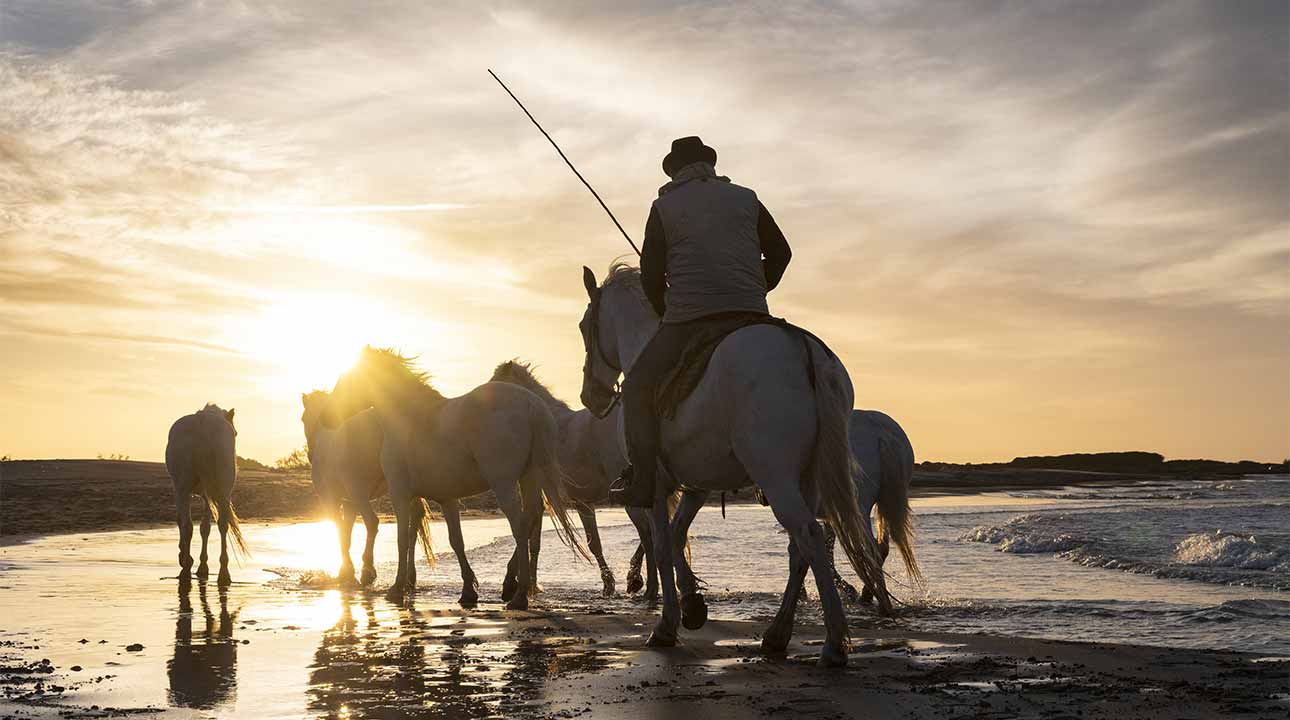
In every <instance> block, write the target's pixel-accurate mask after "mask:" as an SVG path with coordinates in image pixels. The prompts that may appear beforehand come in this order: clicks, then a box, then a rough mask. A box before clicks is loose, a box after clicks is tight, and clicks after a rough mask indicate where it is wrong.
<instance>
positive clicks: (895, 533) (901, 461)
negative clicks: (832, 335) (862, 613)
mask: <svg viewBox="0 0 1290 720" xmlns="http://www.w3.org/2000/svg"><path fill="white" fill-rule="evenodd" d="M848 437H849V439H850V446H851V454H852V456H853V457H855V459H856V463H857V464H858V465H859V466H860V469H861V470H862V471H863V472H858V473H855V477H854V480H855V483H856V496H857V500H858V501H859V504H860V512H861V514H863V515H864V517H865V518H866V519H868V518H869V517H870V516H871V515H872V514H874V512H875V510H876V518H877V521H878V532H877V533H876V538H875V539H876V540H877V542H878V554H879V557H880V558H881V559H882V561H883V563H886V561H887V555H888V553H889V552H890V551H891V544H892V543H893V542H894V543H895V544H896V546H897V547H898V548H900V554H901V557H902V559H903V560H904V562H905V570H906V571H907V572H908V574H909V576H910V578H912V579H914V580H915V581H916V582H917V581H920V580H921V578H922V572H921V570H920V569H919V567H918V560H917V558H916V557H915V556H914V546H913V539H914V535H913V518H912V515H911V514H910V509H909V486H910V483H911V482H912V480H913V477H914V446H913V445H912V444H910V442H909V436H908V435H906V434H905V431H904V430H903V429H902V428H901V427H900V425H899V424H898V423H897V422H896V421H895V420H893V419H891V417H890V416H888V415H887V414H885V413H882V412H879V411H878V410H853V411H851V425H850V428H849V432H848ZM870 532H871V533H872V529H871V530H870ZM824 533H825V539H826V542H827V543H828V545H829V556H830V557H832V556H833V544H834V541H835V538H836V536H835V535H834V534H833V530H832V528H831V527H829V526H827V525H826V526H825V528H824ZM645 556H646V547H645V541H642V543H641V545H640V546H638V547H637V548H636V552H635V553H634V554H633V555H632V560H631V567H630V569H629V571H628V574H627V577H628V582H629V587H630V583H631V581H632V579H633V578H639V577H640V573H641V561H642V559H643V558H644V557H645ZM650 572H651V573H652V572H654V571H653V568H652V567H651V568H650ZM833 583H834V584H835V585H837V587H838V591H839V592H841V593H843V594H845V595H847V596H848V597H849V598H850V599H852V600H859V601H860V602H866V603H867V602H870V601H871V600H872V599H873V588H872V586H870V584H869V583H867V582H866V583H864V590H863V591H857V590H856V589H855V588H854V587H852V586H851V583H849V582H847V581H846V580H845V579H844V578H843V577H842V575H841V574H839V573H838V572H837V569H836V567H835V568H834V573H833Z"/></svg>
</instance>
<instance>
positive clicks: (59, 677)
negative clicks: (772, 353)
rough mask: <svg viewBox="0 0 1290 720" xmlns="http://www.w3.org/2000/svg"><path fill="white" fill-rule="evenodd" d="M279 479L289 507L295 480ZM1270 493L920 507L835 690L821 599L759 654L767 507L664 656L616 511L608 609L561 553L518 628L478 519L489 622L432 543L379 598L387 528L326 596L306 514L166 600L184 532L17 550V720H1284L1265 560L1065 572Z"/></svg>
mask: <svg viewBox="0 0 1290 720" xmlns="http://www.w3.org/2000/svg"><path fill="white" fill-rule="evenodd" d="M251 477H254V476H251ZM244 480H249V481H250V482H248V485H249V484H254V482H255V480H252V479H251V478H244ZM280 481H281V482H282V483H283V485H282V486H281V487H279V488H278V490H277V492H280V493H285V492H288V491H287V490H284V489H283V488H287V487H290V484H291V483H292V482H295V483H297V484H298V483H299V479H296V480H290V479H289V476H288V477H286V478H280ZM65 482H71V481H70V480H67V481H65ZM1278 482H1285V480H1283V479H1282V478H1272V479H1267V478H1251V479H1247V480H1245V481H1236V482H1235V483H1228V484H1227V485H1226V486H1223V485H1222V484H1221V483H1202V482H1190V483H1180V482H1175V483H1173V484H1172V485H1170V484H1166V483H1139V482H1125V483H1122V484H1121V485H1112V486H1107V485H1104V484H1101V483H1099V484H1096V485H1093V486H1088V487H1080V486H1069V485H1061V486H1055V487H1048V488H1038V489H1036V488H1029V489H1022V490H1016V489H1014V490H1008V491H999V490H994V491H984V492H977V493H960V494H957V495H953V494H948V493H946V492H937V493H929V494H928V495H927V496H925V497H923V498H920V499H917V500H915V503H914V504H915V512H916V513H917V514H918V518H919V529H920V545H919V552H920V560H921V562H922V564H923V569H924V572H925V573H926V574H927V575H928V577H929V581H928V587H927V588H924V589H923V590H921V591H917V592H916V591H915V590H914V589H913V588H912V587H910V586H909V585H908V584H907V579H905V578H904V576H903V574H902V572H901V570H900V569H899V567H898V566H899V562H898V561H897V560H896V558H894V557H893V559H892V561H891V562H889V564H888V570H889V572H891V573H892V587H893V591H894V592H895V593H896V595H897V598H898V599H899V600H900V601H901V602H900V604H899V605H898V610H897V614H896V617H894V618H888V619H884V618H879V617H877V615H876V614H875V613H874V611H873V610H872V608H870V607H867V606H862V605H860V604H858V603H848V608H847V612H848V616H849V618H850V624H851V631H850V632H851V639H852V654H851V662H850V665H849V666H848V667H847V668H846V669H845V670H837V671H834V670H827V671H826V670H821V669H817V668H816V667H815V656H816V653H817V652H818V650H819V643H820V642H821V641H822V639H823V631H822V629H821V627H820V625H819V622H820V620H819V609H818V605H817V604H816V603H815V602H813V600H812V599H811V598H807V599H805V600H804V601H803V603H802V605H801V606H800V608H799V611H798V624H797V628H796V633H795V635H794V639H793V642H792V644H791V645H790V646H789V649H788V651H787V653H786V654H783V655H777V656H763V655H762V654H761V653H760V652H759V640H760V633H761V632H763V631H764V630H765V628H766V625H767V623H768V621H769V618H770V617H771V615H772V614H773V612H774V610H775V608H776V607H777V604H778V593H779V591H780V590H781V589H782V585H783V582H784V579H785V577H786V574H787V567H786V563H785V562H784V549H783V545H784V543H785V542H786V540H785V539H784V538H783V536H782V535H780V534H779V533H778V531H777V529H776V528H775V524H774V521H773V517H772V516H771V515H770V513H769V510H767V509H765V508H761V507H760V506H756V505H751V504H740V505H731V506H729V507H728V508H727V509H726V512H725V514H724V515H725V517H722V512H721V510H720V509H719V508H716V507H710V508H706V509H705V510H704V511H703V512H702V513H701V514H700V516H699V518H698V519H696V521H695V527H694V532H693V538H692V542H693V545H694V554H695V560H694V564H695V569H696V571H697V573H698V574H699V576H700V577H701V578H702V579H703V580H704V581H705V583H706V589H705V594H706V595H707V597H708V604H709V613H710V616H711V617H712V619H711V620H710V621H709V622H708V624H707V625H706V626H705V627H704V628H702V629H701V630H699V631H697V632H689V631H682V634H681V643H680V645H679V646H678V647H676V648H671V649H666V650H656V649H648V648H646V647H644V638H645V637H646V636H647V635H648V633H649V630H650V628H651V627H652V624H653V622H654V619H655V617H656V613H657V605H656V604H652V603H649V602H647V601H644V600H641V599H639V598H633V597H627V596H624V595H622V594H621V593H622V578H623V577H625V562H626V559H627V557H628V555H629V554H630V550H631V548H632V546H633V544H634V542H635V540H634V531H633V530H632V529H631V528H630V525H629V524H628V523H627V520H626V518H625V515H624V514H623V513H622V512H621V511H618V510H602V511H600V513H599V514H600V517H601V525H602V536H603V538H604V541H605V550H606V553H607V555H608V556H609V558H610V561H611V563H613V565H614V569H615V571H616V573H617V574H618V577H619V586H618V590H619V593H618V594H617V595H615V596H614V597H604V596H602V595H601V593H600V592H598V590H599V584H600V583H599V577H598V575H597V573H596V572H595V571H594V569H593V568H592V567H591V566H589V565H587V564H585V563H583V562H581V561H579V560H577V559H575V558H574V557H573V555H572V553H570V552H569V551H568V550H567V549H566V548H564V547H563V546H561V545H560V544H559V542H558V541H557V540H556V539H555V538H554V536H553V534H552V533H551V532H550V531H548V532H547V537H546V541H545V542H544V548H543V555H542V559H541V562H540V569H541V570H540V575H539V579H540V581H541V582H542V584H543V586H544V592H542V593H541V594H539V595H537V596H536V597H535V600H534V603H533V607H532V609H531V610H529V611H525V612H512V611H506V610H504V609H503V608H502V604H501V602H500V599H499V597H498V596H499V592H500V579H501V573H502V568H503V567H504V565H505V562H506V559H507V558H508V557H509V552H510V548H511V547H513V543H512V542H511V540H510V539H509V536H508V533H507V530H506V525H505V522H504V521H503V520H501V519H500V518H497V517H494V516H490V515H487V514H484V513H478V514H476V515H475V516H473V517H471V518H469V519H467V520H466V522H465V523H464V524H465V535H466V544H467V548H468V556H469V557H470V560H471V563H472V565H473V566H474V568H475V571H476V572H477V573H478V574H479V576H480V579H481V588H480V594H481V598H482V600H483V601H482V603H481V605H480V607H479V608H477V609H474V610H471V611H465V610H462V609H460V608H458V607H457V606H456V603H455V600H456V597H457V594H458V593H459V591H460V589H461V588H460V579H459V576H458V569H457V563H456V561H455V560H454V559H453V556H452V554H451V553H450V552H442V550H445V549H446V548H447V542H446V530H445V529H444V527H443V526H442V525H441V524H439V523H436V524H435V526H434V528H433V533H432V534H433V539H434V543H435V546H436V548H437V550H439V551H440V552H438V554H437V561H438V562H437V563H436V564H435V565H434V566H430V565H426V564H424V563H422V564H421V569H420V571H419V574H418V592H417V594H416V596H415V597H414V598H413V600H412V601H411V602H410V603H408V604H407V605H394V604H391V603H389V602H387V601H386V600H385V599H384V598H383V596H382V595H381V593H380V592H379V588H380V587H381V583H382V582H383V581H388V578H390V577H391V576H392V573H393V563H392V559H393V556H394V548H393V533H392V532H390V528H389V527H388V525H386V526H383V529H382V531H381V534H380V535H379V536H378V542H377V567H378V570H379V572H380V578H378V580H377V584H376V588H377V589H375V590H371V591H342V590H339V589H336V588H335V587H333V586H332V585H331V584H330V581H329V579H328V575H329V574H330V573H332V572H334V571H335V568H336V565H337V564H338V560H337V556H336V547H337V546H336V540H335V535H334V531H333V529H332V527H331V525H330V524H329V523H326V522H319V521H317V520H316V519H312V518H309V517H302V518H297V519H294V520H291V519H287V520H273V521H261V520H258V519H252V518H248V519H247V521H246V523H245V529H246V533H247V538H248V543H249V545H250V546H251V548H252V556H251V557H250V558H248V559H246V560H245V561H244V562H243V564H242V565H240V566H239V565H236V564H235V565H234V567H233V577H234V584H233V586H232V587H230V588H227V589H225V590H220V589H218V588H216V587H215V586H214V584H213V583H212V584H210V585H205V584H202V583H197V582H194V583H192V584H190V585H188V586H184V585H183V584H181V583H179V582H178V581H177V580H176V579H175V572H176V567H175V560H174V558H175V550H174V543H175V531H174V529H173V528H172V527H165V526H158V525H156V524H155V523H154V524H153V525H152V526H149V527H143V526H139V527H131V528H130V529H123V530H115V531H106V532H80V533H74V534H59V535H39V534H25V535H22V536H21V537H20V540H21V541H14V542H8V543H7V544H6V545H4V546H3V547H0V586H2V587H3V593H2V594H0V618H3V619H2V620H0V668H2V669H0V716H4V717H104V716H116V715H136V714H146V715H149V716H159V717H320V718H330V717H337V718H339V717H408V718H412V717H431V718H437V717H443V718H449V717H452V718H469V717H596V718H600V717H608V718H616V717H655V716H658V717H672V716H675V714H677V713H683V712H701V713H703V714H705V715H706V716H710V717H714V718H725V717H732V718H733V717H775V716H785V717H795V716H814V717H848V718H849V717H855V718H860V717H865V718H921V717H1000V718H1002V717H1036V718H1077V717H1079V718H1095V717H1108V718H1109V717H1117V718H1119V717H1162V718H1170V717H1177V718H1185V717H1192V718H1204V717H1220V716H1221V717H1249V718H1261V717H1273V716H1284V714H1285V712H1286V711H1287V710H1288V709H1290V658H1288V657H1287V656H1290V648H1287V646H1286V645H1287V640H1286V638H1287V637H1288V636H1290V634H1288V633H1287V628H1290V613H1288V612H1287V603H1286V601H1285V596H1284V588H1283V587H1282V586H1281V582H1282V575H1281V570H1280V569H1278V567H1277V566H1276V565H1275V564H1273V565H1269V566H1267V567H1265V568H1264V569H1252V568H1244V569H1243V568H1241V567H1236V566H1234V567H1228V568H1213V567H1208V566H1197V567H1195V568H1192V575H1190V576H1188V575H1187V574H1186V573H1185V572H1183V571H1184V570H1187V569H1188V567H1187V566H1185V564H1183V563H1177V562H1174V563H1166V564H1165V565H1162V566H1160V567H1154V566H1149V561H1150V559H1151V556H1150V555H1149V554H1148V553H1146V551H1145V550H1142V549H1138V550H1135V551H1134V552H1137V553H1138V554H1137V555H1133V559H1134V560H1135V562H1137V564H1138V566H1137V567H1134V568H1130V569H1128V570H1126V569H1123V567H1122V566H1126V565H1127V564H1128V560H1129V557H1128V556H1117V557H1115V558H1102V561H1101V562H1100V564H1099V563H1097V562H1093V561H1092V560H1091V559H1090V558H1091V557H1092V556H1094V555H1096V554H1097V553H1099V552H1101V553H1104V554H1105V553H1109V552H1111V551H1110V550H1107V549H1106V548H1103V547H1102V546H1099V545H1097V544H1096V543H1093V542H1091V541H1090V542H1087V543H1086V544H1084V545H1081V546H1079V547H1080V549H1081V550H1082V551H1083V552H1084V553H1085V555H1081V556H1071V557H1064V556H1062V555H1061V554H1060V553H1062V552H1066V553H1070V551H1071V550H1072V547H1070V546H1071V543H1072V542H1073V540H1072V538H1073V537H1074V536H1073V535H1071V532H1072V531H1074V532H1076V533H1084V534H1088V535H1090V536H1091V535H1092V534H1094V532H1096V533H1097V534H1098V536H1099V537H1102V538H1103V539H1109V540H1112V541H1114V540H1115V536H1114V535H1113V533H1111V531H1110V530H1108V529H1107V528H1108V527H1110V528H1113V527H1114V526H1115V525H1117V523H1118V524H1123V523H1122V522H1118V521H1117V520H1116V518H1117V517H1118V518H1124V517H1129V516H1123V515H1122V516H1111V515H1108V513H1114V512H1126V510H1125V508H1126V507H1128V508H1139V509H1140V511H1141V512H1142V513H1144V514H1146V515H1158V514H1159V513H1160V508H1159V507H1157V505H1158V504H1159V503H1162V502H1167V503H1168V504H1170V505H1171V506H1178V505H1182V506H1185V507H1192V506H1194V507H1196V508H1197V509H1198V514H1197V517H1198V518H1201V520H1198V522H1202V523H1203V524H1205V523H1208V522H1209V519H1210V518H1218V519H1220V520H1221V519H1223V517H1224V516H1223V515H1222V513H1223V512H1225V511H1226V512H1228V513H1229V514H1231V515H1233V516H1239V517H1255V516H1256V515H1257V509H1258V508H1261V507H1263V506H1264V505H1268V504H1269V503H1271V506H1272V511H1276V510H1278V509H1283V508H1280V506H1279V505H1278V502H1279V501H1278V500H1277V499H1276V498H1277V495H1278V493H1280V492H1281V490H1282V488H1283V487H1284V485H1276V483H1278ZM306 483H307V481H306ZM1220 486H1222V487H1225V489H1218V488H1219V487H1220ZM260 492H262V493H264V492H268V491H265V490H261V491H260ZM291 492H294V491H291ZM1187 494H1191V495H1193V496H1195V497H1192V498H1191V499H1184V500H1182V501H1180V499H1179V498H1180V497H1181V496H1184V495H1187ZM246 497H248V498H251V497H255V495H254V494H251V493H248V494H247V496H246ZM1099 497H1100V498H1102V499H1098V498H1099ZM1269 498H1271V499H1269ZM153 500H154V504H155V505H160V504H161V503H166V504H169V500H168V498H165V497H164V496H163V497H160V498H153ZM1224 508H1226V510H1224ZM248 509H249V508H248ZM254 512H255V511H254V510H250V511H249V512H248V513H247V515H251V514H252V513H254ZM1128 512H1136V511H1134V510H1129V511H1128ZM1134 517H1136V516H1134ZM1176 523H1177V518H1174V519H1171V520H1170V521H1169V524H1170V526H1171V527H1172V526H1173V525H1174V524H1176ZM1206 526H1207V525H1206ZM1229 527H1230V526H1229ZM1202 535H1203V534H1202ZM361 538H362V533H361V530H360V531H358V532H356V534H355V543H356V544H357V543H359V542H361ZM1275 540H1276V538H1269V539H1268V540H1266V541H1261V542H1263V543H1264V544H1263V545H1262V546H1260V547H1261V550H1263V551H1266V550H1267V548H1268V547H1269V546H1270V545H1271V544H1272V543H1273V541H1275ZM1170 542H1172V540H1171V541H1170ZM1027 543H1030V544H1029V545H1027ZM1045 543H1048V545H1049V546H1045ZM1114 545H1116V546H1118V545H1120V543H1114ZM1060 547H1066V550H1061V549H1060ZM1221 547H1222V548H1224V549H1227V551H1229V552H1231V551H1232V550H1231V543H1227V542H1223V543H1221ZM1240 549H1241V548H1240V547H1237V548H1236V550H1240ZM1236 561H1240V562H1236ZM1236 561H1234V563H1235V565H1240V564H1241V562H1244V563H1245V564H1247V565H1248V564H1249V558H1248V557H1245V556H1240V557H1237V558H1236ZM1112 566H1115V567H1112ZM1207 572H1212V573H1218V574H1217V575H1214V576H1212V577H1210V576H1208V575H1204V574H1203V573H1207ZM1224 573H1226V574H1224ZM1233 573H1237V574H1240V573H1244V574H1245V576H1244V577H1243V578H1237V577H1234V576H1232V574H1233ZM1206 578H1208V580H1207V579H1206ZM1220 580H1221V582H1220ZM1242 582H1244V584H1240V583H1242ZM808 586H809V583H808ZM811 594H812V595H813V594H814V590H813V588H812V589H811Z"/></svg>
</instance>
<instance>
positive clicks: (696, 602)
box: [670, 490, 708, 630]
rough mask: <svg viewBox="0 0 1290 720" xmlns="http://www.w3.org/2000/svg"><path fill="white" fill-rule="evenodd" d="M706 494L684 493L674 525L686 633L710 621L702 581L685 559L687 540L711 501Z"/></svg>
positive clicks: (674, 542)
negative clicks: (697, 517)
mask: <svg viewBox="0 0 1290 720" xmlns="http://www.w3.org/2000/svg"><path fill="white" fill-rule="evenodd" d="M707 500H708V493H707V492H706V491H691V490H687V491H685V492H683V493H681V502H680V503H678V504H677V506H676V512H675V513H673V515H672V523H671V526H670V531H671V538H672V548H673V550H674V553H675V554H673V555H672V559H673V562H674V563H675V566H676V585H677V590H679V591H680V594H681V624H682V625H684V626H685V629H686V630H698V629H699V628H701V627H703V624H704V623H706V622H707V621H708V605H707V603H706V602H704V600H703V593H701V592H699V582H698V580H697V579H696V578H695V577H694V571H693V570H691V569H690V562H689V560H687V559H686V557H685V544H686V539H687V538H688V537H689V535H690V524H691V523H693V522H694V516H695V515H698V514H699V510H700V509H701V508H702V507H703V503H705V502H707Z"/></svg>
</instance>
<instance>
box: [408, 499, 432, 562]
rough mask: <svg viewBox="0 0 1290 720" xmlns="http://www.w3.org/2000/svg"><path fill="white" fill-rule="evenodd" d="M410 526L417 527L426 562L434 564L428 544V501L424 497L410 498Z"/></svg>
mask: <svg viewBox="0 0 1290 720" xmlns="http://www.w3.org/2000/svg"><path fill="white" fill-rule="evenodd" d="M411 503H412V507H411V510H412V526H413V527H415V528H416V529H417V537H418V538H420V540H421V550H422V552H423V553H425V556H426V564H428V565H430V566H431V567H433V566H434V564H435V561H436V558H435V556H434V548H433V547H431V546H430V503H428V502H426V499H425V498H412V501H411Z"/></svg>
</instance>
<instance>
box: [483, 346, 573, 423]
mask: <svg viewBox="0 0 1290 720" xmlns="http://www.w3.org/2000/svg"><path fill="white" fill-rule="evenodd" d="M492 380H493V381H495V382H506V383H511V384H512V385H519V386H520V387H522V388H524V389H525V390H528V391H529V392H531V393H533V394H534V395H537V396H538V397H540V398H542V402H544V403H546V404H547V405H549V406H552V407H558V408H560V409H562V410H569V411H572V410H573V408H571V407H569V404H568V403H566V402H565V401H563V400H561V399H559V398H557V397H556V396H554V395H552V394H551V391H550V390H548V389H547V387H546V386H545V385H543V384H542V381H541V380H538V379H537V377H536V376H535V375H534V374H533V365H532V363H526V362H523V361H522V360H520V359H519V358H514V359H511V360H507V361H506V362H504V363H501V364H499V365H498V366H497V369H496V370H494V371H493V377H492Z"/></svg>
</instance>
